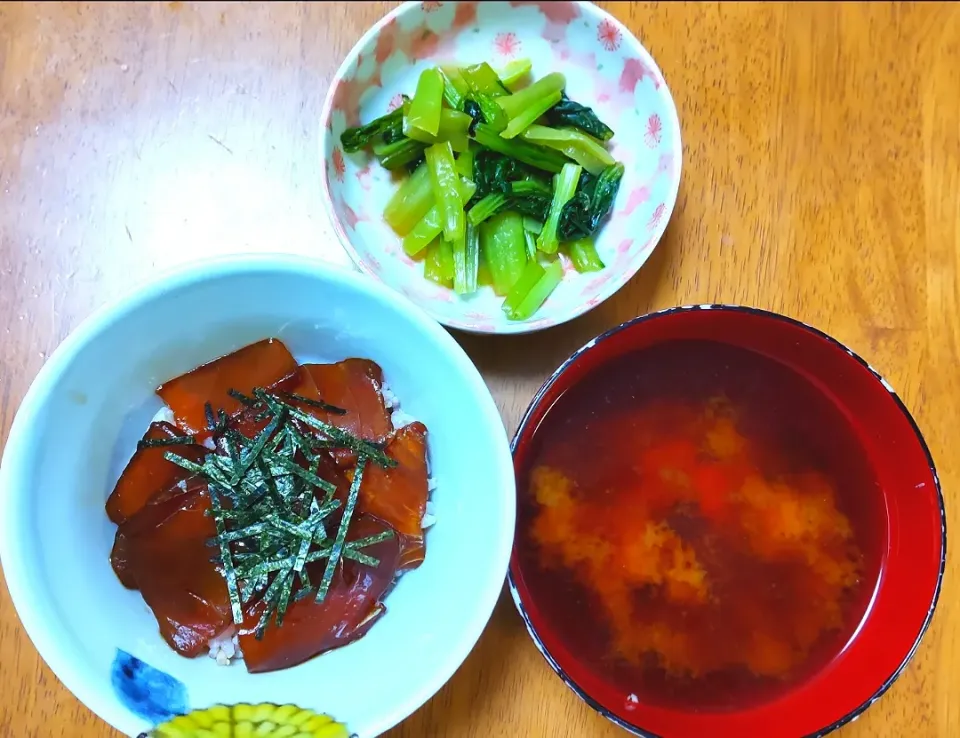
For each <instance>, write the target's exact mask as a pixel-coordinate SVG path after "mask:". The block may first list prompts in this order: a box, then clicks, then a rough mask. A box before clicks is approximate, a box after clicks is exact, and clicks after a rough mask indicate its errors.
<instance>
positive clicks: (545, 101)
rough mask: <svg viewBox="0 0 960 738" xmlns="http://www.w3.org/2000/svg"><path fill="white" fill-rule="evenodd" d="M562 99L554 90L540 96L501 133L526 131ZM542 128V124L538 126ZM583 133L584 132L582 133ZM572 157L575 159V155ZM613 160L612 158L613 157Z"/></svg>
mask: <svg viewBox="0 0 960 738" xmlns="http://www.w3.org/2000/svg"><path fill="white" fill-rule="evenodd" d="M559 100H560V93H559V92H554V93H552V94H550V95H545V96H543V97H541V98H539V99H538V100H537V101H536V102H535V103H533V104H532V105H531V106H530V107H529V108H527V109H526V110H523V111H521V112H520V113H519V114H518V115H517V116H516V117H514V118H511V119H510V122H509V123H508V124H507V127H506V128H504V129H503V133H501V134H500V135H501V136H502V137H503V138H513V137H515V136H517V135H519V134H521V133H523V132H524V131H526V129H527V128H529V127H530V126H532V125H533V122H534V121H535V120H537V119H538V118H539V117H540V116H542V115H543V114H544V113H546V112H547V111H548V110H549V109H550V108H552V107H553V106H554V105H556V104H557V102H558V101H559ZM538 127H539V128H542V126H538ZM580 135H583V134H580ZM526 138H527V140H528V141H530V140H532V139H531V138H529V137H526ZM564 153H565V154H567V156H570V154H569V153H567V152H566V151H564ZM571 158H573V159H575V157H572V156H571ZM611 161H612V158H611Z"/></svg>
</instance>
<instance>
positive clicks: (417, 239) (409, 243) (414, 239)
mask: <svg viewBox="0 0 960 738" xmlns="http://www.w3.org/2000/svg"><path fill="white" fill-rule="evenodd" d="M441 233H443V220H442V218H441V217H440V211H439V210H438V209H437V206H436V205H434V206H433V207H432V208H430V209H429V210H428V211H427V214H426V215H424V216H423V218H421V219H420V222H419V223H417V224H416V225H415V226H414V227H413V230H412V231H410V232H409V233H408V234H407V235H406V236H404V237H403V252H404V253H405V254H406V255H407V256H411V257H413V256H417V255H418V254H419V253H420V252H421V251H423V250H424V249H425V248H427V246H429V245H430V244H431V243H432V242H433V241H434V239H436V238H437V236H439V235H440V234H441Z"/></svg>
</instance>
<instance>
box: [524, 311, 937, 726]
mask: <svg viewBox="0 0 960 738" xmlns="http://www.w3.org/2000/svg"><path fill="white" fill-rule="evenodd" d="M677 339H708V340H711V341H719V342H722V343H726V344H730V345H733V346H737V347H742V348H746V349H749V350H751V351H754V352H758V353H760V354H763V355H765V356H767V357H770V358H772V359H774V360H776V361H778V362H781V363H783V364H786V365H788V366H789V367H791V368H793V369H795V370H796V371H797V372H798V373H799V374H801V375H803V376H805V377H806V378H807V379H808V380H809V381H810V382H812V383H813V384H814V386H816V387H817V388H818V389H819V390H820V391H821V392H823V393H826V394H827V395H828V396H830V398H831V399H832V400H833V401H834V402H835V404H837V405H838V406H839V407H840V409H841V411H842V412H843V413H844V414H845V415H846V416H847V418H848V419H849V420H850V422H851V425H852V426H853V428H854V429H855V431H856V434H857V436H858V438H859V441H860V443H862V444H863V448H864V450H865V451H866V454H867V457H868V459H869V463H870V465H871V466H872V467H873V469H874V472H875V476H876V478H877V480H878V481H879V483H880V488H881V489H882V492H881V491H880V490H878V491H877V494H882V495H883V500H882V503H883V508H885V510H886V526H887V529H886V531H885V541H886V545H885V548H884V550H883V552H882V554H881V555H882V560H881V575H880V578H879V584H878V586H877V588H876V590H875V592H874V594H873V599H872V604H871V606H870V607H869V609H868V615H867V616H866V618H865V619H864V621H863V622H862V624H861V626H860V628H859V630H857V631H856V632H855V634H854V636H853V638H852V639H851V641H850V642H849V643H848V645H847V647H846V649H845V650H843V652H842V653H840V654H839V655H838V656H836V657H835V658H834V659H833V660H832V661H830V663H829V664H828V665H827V666H825V667H824V668H823V669H822V670H820V671H819V672H818V673H816V674H815V675H813V676H812V677H811V678H809V679H808V680H806V681H804V682H801V683H800V684H799V685H797V686H796V687H795V688H793V689H792V690H790V691H788V692H787V693H786V694H784V695H783V696H781V697H778V698H776V699H774V700H773V701H770V702H766V703H762V704H760V705H758V706H755V707H750V708H748V709H743V710H737V711H726V712H720V711H714V712H710V711H696V712H695V711H681V710H680V709H666V708H664V707H661V706H658V705H652V704H644V703H643V702H640V703H637V702H636V701H635V699H630V698H628V697H629V696H628V695H625V694H623V692H621V691H618V690H616V689H615V688H613V687H612V686H611V685H610V684H608V683H607V682H606V681H605V680H604V679H602V678H600V677H599V676H597V674H596V673H595V672H594V671H592V670H590V669H588V668H587V667H585V666H584V665H583V664H582V663H580V662H579V661H578V660H577V658H576V657H575V656H574V655H573V654H572V653H571V650H570V649H569V647H568V644H567V643H565V642H564V640H563V639H562V637H561V636H559V635H558V632H557V630H556V629H555V628H554V627H553V625H552V624H551V621H550V618H549V616H548V615H547V614H545V611H541V609H540V608H539V607H538V602H537V600H536V599H535V598H534V596H533V595H532V593H531V589H530V588H529V587H528V585H527V584H526V583H525V581H524V571H523V569H522V565H521V558H520V556H519V555H518V551H517V549H516V548H515V549H514V554H513V557H512V559H511V569H510V584H511V589H512V592H513V596H514V600H515V601H516V604H517V606H518V608H519V609H520V611H521V614H522V615H523V617H524V620H525V622H526V625H527V628H528V630H529V632H530V635H531V636H532V637H533V639H534V641H535V642H536V644H537V646H538V648H539V649H540V651H541V652H542V653H543V655H544V656H545V657H546V659H547V661H548V662H549V663H550V665H551V666H552V667H553V669H554V670H555V671H556V672H557V673H558V674H559V675H560V676H561V678H562V679H563V680H564V681H565V682H566V683H567V684H568V685H569V686H570V687H571V688H572V689H574V691H576V692H577V693H578V694H579V695H580V696H581V697H582V698H583V699H585V700H586V701H587V702H589V703H590V704H591V705H592V706H593V707H594V708H596V709H597V710H598V711H600V712H601V713H602V714H604V715H605V716H606V717H608V718H609V719H611V720H613V721H614V722H616V723H618V724H619V725H621V726H622V727H624V728H626V729H627V730H629V731H631V732H633V733H634V734H636V735H642V736H664V737H665V738H666V737H668V738H699V737H700V736H708V735H709V736H712V737H713V738H734V737H735V736H736V737H741V736H764V738H796V737H797V736H801V735H802V736H814V735H815V736H819V735H824V734H825V733H828V732H830V731H831V730H833V729H835V728H836V727H838V726H839V725H841V724H843V723H845V722H848V721H849V720H852V719H854V718H855V717H856V716H857V715H859V714H860V713H861V712H862V711H863V710H865V709H866V708H867V707H868V706H869V705H870V704H871V703H872V702H873V701H874V700H876V699H877V698H878V697H879V696H880V695H881V694H883V692H884V691H886V689H887V688H889V686H890V685H891V683H892V682H893V681H894V679H896V677H897V676H898V675H899V673H900V672H901V670H902V669H903V668H904V666H905V665H906V662H907V661H908V660H909V658H910V657H911V656H912V654H913V653H914V650H915V649H916V647H917V645H918V643H919V641H920V638H921V636H922V635H923V633H924V631H925V630H926V628H927V625H928V624H929V622H930V619H931V617H932V615H933V610H934V607H935V605H936V601H937V597H938V594H939V591H940V584H941V580H942V576H943V567H944V561H945V553H946V538H945V536H946V532H945V518H944V508H943V498H942V495H941V492H940V488H939V482H938V479H937V476H936V471H935V469H934V465H933V461H932V459H931V456H930V453H929V451H928V450H927V447H926V445H925V444H924V441H923V438H922V436H921V434H920V431H919V430H918V428H917V426H916V425H915V423H914V421H913V419H912V418H911V416H910V414H909V413H908V411H907V410H906V408H905V407H904V405H903V403H902V402H901V401H900V399H899V398H898V397H897V395H896V394H895V393H894V392H893V390H892V389H891V388H890V386H889V384H887V382H886V381H885V380H883V379H882V378H881V377H880V376H879V375H878V374H877V373H876V372H875V371H874V370H873V369H872V368H871V367H870V366H869V365H868V364H866V362H864V361H863V360H862V359H860V358H859V357H857V356H856V355H855V354H853V353H852V352H851V351H849V350H848V349H846V348H845V347H843V346H842V345H840V344H839V343H838V342H836V341H835V340H833V339H831V338H829V337H828V336H826V335H825V334H823V333H821V332H819V331H817V330H815V329H812V328H810V327H808V326H805V325H803V324H801V323H798V322H795V321H793V320H791V319H788V318H785V317H782V316H778V315H775V314H773V313H767V312H763V311H759V310H754V309H750V308H739V307H725V306H716V305H714V306H711V305H705V306H697V307H691V308H674V309H670V310H667V311H664V312H661V313H655V314H652V315H648V316H644V317H641V318H637V319H636V320H634V321H631V322H629V323H625V324H623V325H622V326H620V327H618V328H615V329H613V330H612V331H610V332H608V333H606V334H604V335H602V336H600V337H599V338H597V339H595V340H593V341H591V342H590V343H588V344H587V345H586V346H585V347H584V348H582V349H581V350H580V351H578V352H577V353H576V354H574V355H573V356H572V357H571V358H570V359H568V360H567V361H566V362H565V363H564V364H563V365H562V366H561V367H560V369H559V370H558V371H557V372H556V373H555V374H554V376H553V377H552V378H551V379H550V380H549V381H548V382H547V383H546V384H545V385H544V386H543V388H542V389H541V390H540V392H539V393H538V394H537V396H536V398H535V399H534V401H533V403H532V404H531V406H530V408H529V410H528V411H527V415H526V417H525V418H524V420H523V422H522V424H521V426H520V429H519V431H518V432H517V436H516V438H515V440H514V464H515V468H516V470H517V473H518V474H520V473H521V471H522V470H523V469H525V468H526V467H525V464H526V463H527V459H528V455H529V454H531V453H532V451H531V449H532V447H533V441H534V437H535V436H536V434H537V432H538V427H540V426H541V421H543V420H544V417H545V415H546V413H547V412H548V411H549V409H550V408H551V406H553V404H554V403H555V402H556V401H557V399H558V398H559V397H560V396H561V395H562V394H563V393H564V392H566V391H567V390H568V389H570V388H571V387H573V386H575V385H577V384H579V383H581V382H589V381H591V374H592V372H594V371H595V370H597V369H598V368H600V367H602V366H604V365H606V364H607V363H608V362H611V361H613V360H615V359H617V358H618V357H620V356H622V355H624V354H626V353H629V352H633V351H636V350H638V349H643V348H647V347H651V346H654V345H657V344H660V343H663V342H667V341H672V340H677ZM518 478H519V477H518ZM521 486H522V485H521ZM520 494H521V496H522V495H523V494H524V491H523V490H522V489H521V491H520ZM518 516H519V517H518V533H519V535H522V532H523V530H524V526H525V525H527V524H528V523H529V521H528V520H526V519H525V514H524V512H523V505H521V506H520V508H519V512H518Z"/></svg>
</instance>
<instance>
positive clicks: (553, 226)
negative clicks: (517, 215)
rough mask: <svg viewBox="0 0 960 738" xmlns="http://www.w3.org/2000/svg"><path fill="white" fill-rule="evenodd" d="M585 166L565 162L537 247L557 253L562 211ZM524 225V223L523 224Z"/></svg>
mask: <svg viewBox="0 0 960 738" xmlns="http://www.w3.org/2000/svg"><path fill="white" fill-rule="evenodd" d="M582 171H583V168H582V167H581V166H580V165H579V164H564V165H563V170H562V171H561V172H560V176H559V177H557V186H556V188H555V189H554V191H553V202H552V203H551V204H550V214H549V215H548V216H547V221H546V223H544V224H543V230H542V231H540V235H539V236H537V248H538V249H540V250H541V251H543V252H544V253H547V254H555V253H556V252H557V247H558V246H559V245H560V242H559V241H558V239H557V227H558V226H559V224H560V213H561V212H562V211H563V206H564V205H566V204H567V202H569V201H570V200H571V199H573V196H574V194H576V191H577V182H578V181H579V180H580V172H582ZM521 225H522V224H521Z"/></svg>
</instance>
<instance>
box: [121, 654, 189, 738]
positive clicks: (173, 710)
mask: <svg viewBox="0 0 960 738" xmlns="http://www.w3.org/2000/svg"><path fill="white" fill-rule="evenodd" d="M110 682H111V683H112V684H113V689H114V691H115V692H116V693H117V697H119V698H120V701H121V702H122V703H123V704H124V705H125V706H126V707H127V709H129V710H130V711H131V712H133V713H135V714H136V715H137V716H138V717H141V718H143V719H144V720H149V721H150V722H151V723H154V724H157V723H162V722H164V721H166V720H169V719H170V718H172V717H175V716H177V715H183V714H185V713H186V712H187V688H186V687H185V686H183V682H181V681H180V680H179V679H174V678H173V677H172V676H170V675H169V674H167V673H166V672H164V671H160V670H159V669H155V668H154V667H152V666H150V664H147V663H145V662H143V661H141V660H140V659H138V658H137V657H136V656H133V655H131V654H129V653H127V652H126V651H121V650H120V649H117V656H116V658H114V660H113V666H112V667H111V669H110Z"/></svg>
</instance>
